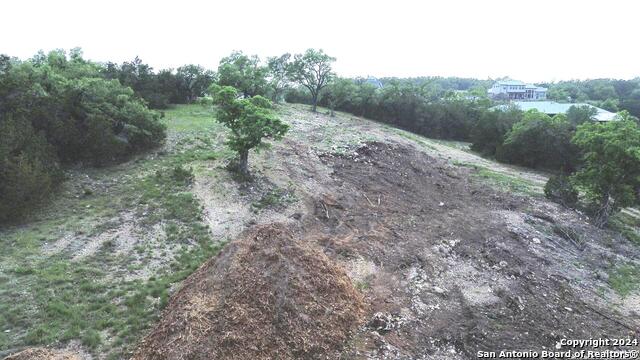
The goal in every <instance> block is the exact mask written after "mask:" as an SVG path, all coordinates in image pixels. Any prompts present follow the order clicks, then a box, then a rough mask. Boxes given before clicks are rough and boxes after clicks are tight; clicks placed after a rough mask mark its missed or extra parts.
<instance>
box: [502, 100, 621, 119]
mask: <svg viewBox="0 0 640 360" xmlns="http://www.w3.org/2000/svg"><path fill="white" fill-rule="evenodd" d="M511 104H512V105H515V106H516V107H518V108H519V109H520V110H522V111H529V110H538V111H540V112H542V113H545V114H547V115H556V114H565V113H566V112H567V111H569V108H571V107H572V106H589V107H592V108H595V109H596V110H597V113H596V114H595V116H594V120H596V121H611V120H615V117H616V113H613V112H610V111H607V110H605V109H601V108H599V107H595V106H593V105H590V104H585V103H559V102H555V101H513V102H511ZM506 107H507V105H498V106H494V107H493V108H494V109H500V110H504V109H505V108H506Z"/></svg>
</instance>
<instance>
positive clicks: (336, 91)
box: [323, 78, 357, 116]
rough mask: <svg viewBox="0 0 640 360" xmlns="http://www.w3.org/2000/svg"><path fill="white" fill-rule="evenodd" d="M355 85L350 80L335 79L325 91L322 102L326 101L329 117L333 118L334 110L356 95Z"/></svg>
mask: <svg viewBox="0 0 640 360" xmlns="http://www.w3.org/2000/svg"><path fill="white" fill-rule="evenodd" d="M356 89H357V88H356V85H355V84H354V83H353V81H351V80H350V79H340V78H339V79H336V80H335V81H333V82H332V83H331V84H329V86H327V89H326V91H325V94H324V96H323V100H324V101H326V103H327V105H328V107H329V109H330V110H331V116H334V112H335V109H336V108H337V107H340V106H342V105H344V104H345V103H346V102H347V101H349V100H350V99H351V96H353V95H354V94H355V93H356Z"/></svg>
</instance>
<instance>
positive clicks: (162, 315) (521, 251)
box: [0, 105, 640, 359]
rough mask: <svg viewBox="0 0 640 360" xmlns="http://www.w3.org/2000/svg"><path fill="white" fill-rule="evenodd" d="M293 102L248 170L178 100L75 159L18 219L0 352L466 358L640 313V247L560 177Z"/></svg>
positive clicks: (633, 325) (0, 245)
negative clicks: (557, 181)
mask: <svg viewBox="0 0 640 360" xmlns="http://www.w3.org/2000/svg"><path fill="white" fill-rule="evenodd" d="M278 111H279V113H280V115H281V117H282V119H283V120H284V121H285V122H287V123H289V124H290V125H291V127H292V128H291V131H290V133H289V134H288V135H287V137H286V138H285V140H284V141H282V142H279V143H275V144H273V147H272V149H271V150H268V151H264V152H261V153H259V154H255V153H252V154H251V157H250V164H251V166H252V168H251V169H252V172H253V175H254V180H253V182H250V183H239V182H237V181H236V180H235V179H234V178H233V177H232V175H231V174H230V173H229V172H228V171H227V170H226V169H225V164H226V163H227V162H228V160H229V159H230V158H231V157H232V156H233V155H232V154H231V153H230V152H229V151H228V150H226V149H225V148H224V146H223V139H224V134H225V130H224V129H223V128H222V127H221V126H220V125H218V124H216V123H214V122H213V121H212V119H213V113H212V112H211V111H210V110H209V109H208V108H205V107H202V106H199V105H191V106H178V107H177V108H175V109H172V110H169V111H167V112H166V116H165V118H164V122H165V123H166V124H167V126H168V139H167V143H166V145H165V146H164V147H163V148H161V149H158V150H156V151H154V152H153V153H148V154H146V155H143V156H139V157H138V158H136V159H133V160H131V161H129V162H127V163H124V164H121V165H117V166H114V167H109V168H101V169H89V170H86V169H82V170H80V169H71V170H69V171H68V179H67V180H66V181H65V183H64V184H63V188H62V190H61V191H60V194H59V195H58V196H57V197H56V198H55V199H54V201H53V202H52V204H50V205H48V206H47V207H45V208H44V209H42V210H41V211H39V212H38V213H37V214H35V215H33V216H32V217H31V218H30V219H28V220H27V221H25V223H24V224H22V225H17V226H13V227H10V228H7V229H2V230H1V231H0V237H2V241H0V254H2V255H0V283H1V284H2V287H1V288H2V290H1V292H0V314H2V315H1V317H0V330H1V332H0V349H2V350H0V355H2V356H4V355H9V354H11V353H14V352H17V351H19V350H21V349H23V348H25V347H29V346H36V345H38V346H50V347H51V348H54V349H63V350H64V351H65V352H73V353H75V354H77V357H79V358H81V359H118V358H130V357H131V356H133V357H134V358H135V359H149V358H151V359H164V358H167V359H179V358H188V359H198V358H202V359H205V358H207V359H208V358H211V356H213V355H212V354H214V355H215V356H214V357H215V358H228V359H233V358H238V359H241V358H258V359H267V358H274V357H278V358H291V359H293V358H300V357H306V358H363V359H364V358H375V359H379V358H380V359H416V358H431V359H467V358H475V354H476V352H477V351H496V350H498V351H499V350H500V349H531V350H538V351H540V350H543V349H551V348H553V347H554V346H555V344H556V341H558V340H559V339H561V338H571V339H587V338H599V337H602V338H620V337H628V336H630V335H633V334H634V332H635V331H636V329H637V328H638V326H639V325H640V315H639V314H640V302H639V300H640V294H638V292H637V291H636V290H637V285H638V280H637V278H638V274H640V263H639V262H638V259H639V258H640V257H639V256H638V255H639V254H640V250H639V249H638V245H637V244H633V243H632V242H630V241H629V240H627V239H626V238H625V237H623V236H622V235H620V234H618V233H616V232H613V231H611V230H600V229H597V228H595V227H593V226H591V225H589V223H588V222H587V221H586V220H587V219H586V218H585V217H584V215H582V214H580V213H577V212H575V211H572V210H567V209H564V208H562V207H560V206H559V205H557V204H555V203H551V202H549V201H547V200H546V199H544V197H543V196H542V194H541V188H542V186H543V185H544V182H545V181H546V176H545V174H541V173H535V172H532V171H531V170H525V169H522V168H517V167H513V166H506V165H502V164H497V163H494V162H492V161H489V160H486V159H483V158H480V157H478V156H477V155H475V154H473V153H471V152H470V151H468V145H467V144H464V143H456V142H443V141H435V140H430V139H426V138H423V137H419V136H417V135H413V134H411V133H408V132H405V131H402V130H398V129H394V128H391V127H388V126H384V125H381V124H378V123H375V122H371V121H368V120H365V119H361V118H358V117H355V116H351V115H348V114H344V113H339V114H338V115H337V117H335V118H332V117H329V116H327V115H324V114H317V115H316V114H312V113H310V112H308V111H307V109H306V107H305V106H301V105H285V106H282V107H280V108H279V109H278ZM630 214H631V213H628V214H627V215H626V217H624V222H626V223H627V224H628V225H629V226H630V227H635V228H637V220H636V219H635V218H634V217H632V216H631V215H630ZM631 231H635V230H634V229H631ZM202 264H204V265H202ZM201 265H202V266H201ZM194 272H195V273H194ZM185 279H186V280H185ZM183 280H184V281H183ZM162 309H164V311H163V312H162V311H161V310H162ZM27 358H28V357H27Z"/></svg>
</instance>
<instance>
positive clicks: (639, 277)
mask: <svg viewBox="0 0 640 360" xmlns="http://www.w3.org/2000/svg"><path fill="white" fill-rule="evenodd" d="M609 285H611V288H612V289H613V290H615V292H616V293H618V295H620V296H622V297H626V296H628V295H630V294H631V293H633V292H635V291H637V290H638V288H639V287H640V267H639V266H637V265H632V264H625V265H621V266H618V267H616V268H614V269H613V270H612V271H611V272H610V273H609Z"/></svg>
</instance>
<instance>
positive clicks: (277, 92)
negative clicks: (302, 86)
mask: <svg viewBox="0 0 640 360" xmlns="http://www.w3.org/2000/svg"><path fill="white" fill-rule="evenodd" d="M290 59H291V54H288V53H287V54H284V55H281V56H273V57H270V58H268V59H267V68H268V69H269V72H268V75H267V79H268V85H269V88H270V90H271V100H272V101H273V102H274V103H277V102H278V101H280V96H281V95H282V92H283V91H284V90H285V89H286V88H287V87H288V86H289V78H288V75H289V69H290V66H291V63H290V61H289V60H290Z"/></svg>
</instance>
